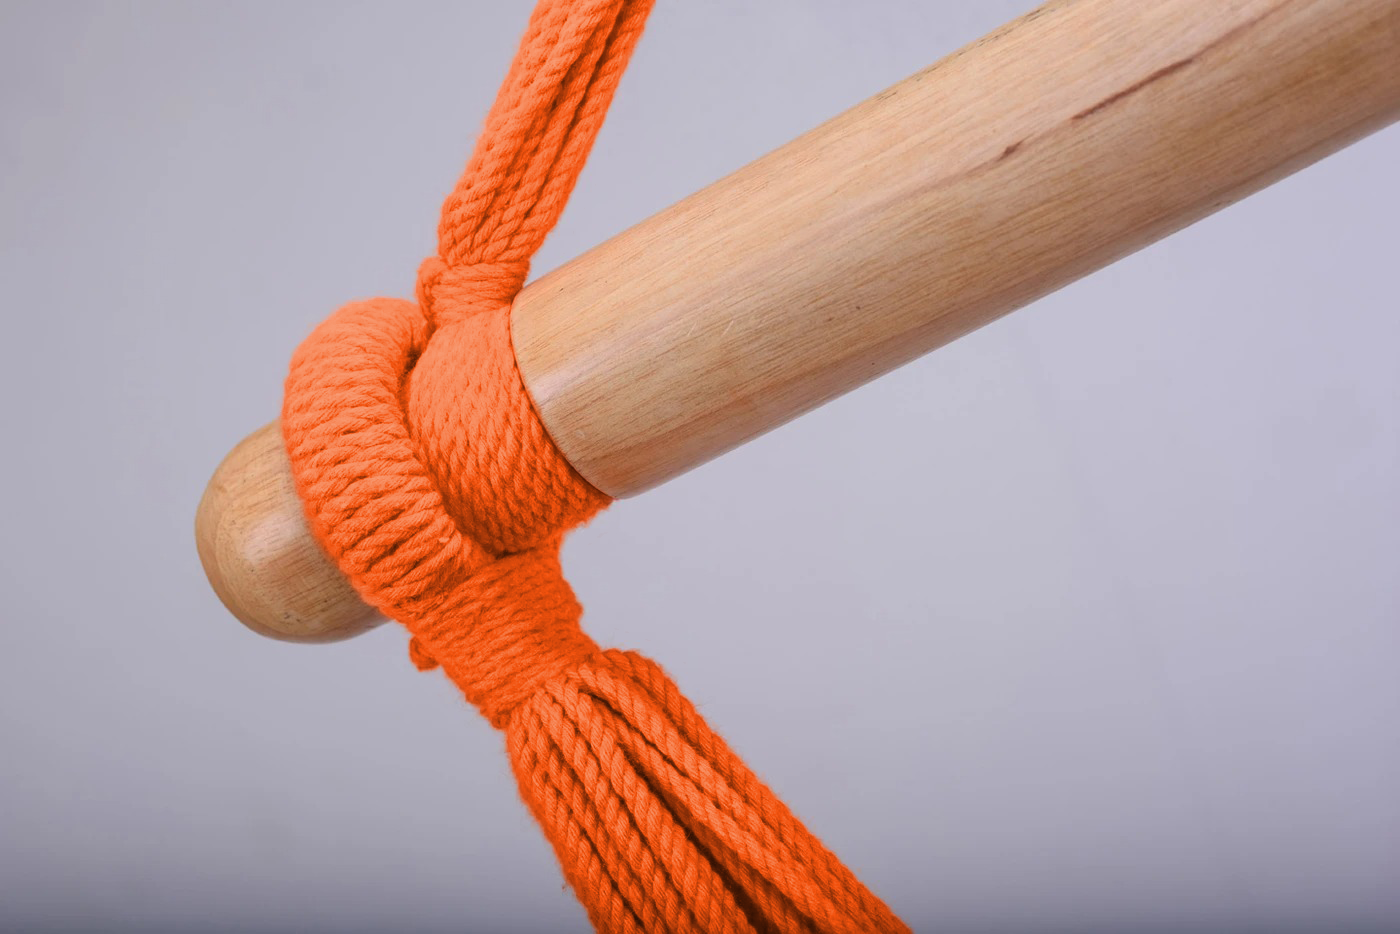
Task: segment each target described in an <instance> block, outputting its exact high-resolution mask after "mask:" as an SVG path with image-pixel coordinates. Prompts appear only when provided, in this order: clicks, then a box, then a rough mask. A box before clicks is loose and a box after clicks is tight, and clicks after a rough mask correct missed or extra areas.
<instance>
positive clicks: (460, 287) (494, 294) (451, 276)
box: [418, 256, 530, 328]
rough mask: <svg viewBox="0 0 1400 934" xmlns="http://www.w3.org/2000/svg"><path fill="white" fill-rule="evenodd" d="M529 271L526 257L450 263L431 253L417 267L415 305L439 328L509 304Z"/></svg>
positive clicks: (431, 323) (433, 325)
mask: <svg viewBox="0 0 1400 934" xmlns="http://www.w3.org/2000/svg"><path fill="white" fill-rule="evenodd" d="M529 273H530V261H529V260H514V261H501V262H482V263H465V264H461V265H456V266H452V265H448V263H447V262H446V261H445V260H443V258H442V257H440V256H430V257H428V258H427V259H425V260H424V261H423V264H422V265H421V266H419V267H418V304H419V306H421V307H422V309H423V312H424V313H425V314H426V315H427V317H428V321H429V323H430V325H431V326H432V327H434V328H442V327H445V326H447V325H449V324H452V323H454V322H456V321H460V320H462V319H463V318H468V317H471V316H472V315H475V314H481V313H483V312H491V311H495V310H497V309H500V308H503V307H509V306H510V303H511V302H512V301H513V300H514V299H515V296H516V294H517V293H519V291H520V287H521V286H523V285H524V284H525V277H526V276H527V275H529Z"/></svg>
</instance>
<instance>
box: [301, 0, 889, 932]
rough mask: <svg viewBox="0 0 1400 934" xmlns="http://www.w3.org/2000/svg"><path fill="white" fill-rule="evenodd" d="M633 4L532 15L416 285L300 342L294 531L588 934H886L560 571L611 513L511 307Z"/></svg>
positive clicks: (617, 68) (626, 43)
mask: <svg viewBox="0 0 1400 934" xmlns="http://www.w3.org/2000/svg"><path fill="white" fill-rule="evenodd" d="M650 7H651V0H544V2H541V3H540V4H539V6H538V8H537V9H536V10H535V12H534V15H533V16H532V18H531V20H530V24H529V26H528V28H527V31H526V33H525V37H524V39H523V40H522V42H521V46H520V49H519V52H518V53H517V55H516V58H515V61H514V64H513V65H512V67H511V69H510V73H509V74H508V76H507V77H506V80H505V84H504V85H503V87H502V88H501V91H500V94H499V96H498V97H497V99H496V102H495V105H494V106H493V107H492V109H491V112H490V115H489V116H488V117H487V120H486V126H485V129H484V131H483V133H482V135H481V138H480V140H479V141H478V143H477V146H476V149H475V152H474V153H473V154H472V158H471V161H470V162H469V164H468V165H467V169H466V172H465V174H464V175H463V177H462V179H461V181H460V182H459V183H458V185H457V188H456V190H455V191H453V193H452V194H451V196H450V197H449V198H448V199H447V202H446V204H445V205H444V207H443V211H442V222H441V225H440V227H439V248H438V250H439V252H438V255H437V256H435V257H432V258H430V259H428V260H427V261H426V262H425V263H424V264H423V266H422V268H421V269H420V271H419V277H418V302H417V303H416V304H415V303H413V302H408V301H402V300H394V299H373V300H370V301H365V302H358V303H355V304H351V305H348V306H346V307H345V308H342V309H341V310H340V311H338V312H336V313H335V314H334V315H332V316H331V317H330V318H329V319H327V320H326V321H325V322H324V323H323V324H321V325H320V326H319V327H318V328H317V329H316V330H315V331H314V332H313V333H312V335H311V336H310V337H309V338H308V339H307V340H306V342H305V343H304V344H303V345H302V346H301V347H300V348H299V349H298V350H297V352H296V354H295V356H294V357H293V360H292V366H291V372H290V375H289V376H288V379H287V386H286V399H285V403H284V406H283V413H282V414H283V420H282V425H283V432H284V436H285V440H286V444H287V450H288V453H289V455H290V458H291V462H292V469H293V473H294V475H295V477H296V482H297V489H298V492H299V493H300V495H301V498H302V501H303V503H304V504H305V507H306V511H307V515H308V517H309V519H310V523H311V526H312V530H313V531H314V533H315V534H316V536H317V538H318V539H319V540H320V542H321V543H322V544H323V545H324V547H325V548H326V550H327V551H328V552H329V553H330V554H331V556H332V557H334V559H335V560H336V562H337V564H338V565H339V566H340V568H341V569H342V570H343V571H344V572H345V573H346V575H347V576H348V577H349V578H350V580H351V582H352V583H353V584H354V585H355V587H356V589H357V590H359V592H360V593H361V594H362V595H363V596H364V597H365V599H366V600H367V601H368V602H370V603H371V604H373V605H374V606H376V607H378V608H379V609H381V610H382V611H383V612H384V613H385V614H386V615H388V616H391V617H393V618H394V619H397V620H399V621H401V622H402V623H403V624H404V625H405V626H406V627H407V628H408V630H409V632H410V633H411V634H412V642H411V645H410V651H411V654H412V657H413V659H414V661H415V662H416V663H417V664H418V665H419V667H420V668H425V669H426V668H431V667H434V666H439V665H440V666H441V667H442V669H443V670H444V672H445V673H446V674H447V675H448V676H449V677H450V678H451V679H452V680H453V681H454V682H456V684H457V685H459V686H460V687H461V689H462V692H463V693H464V694H465V695H466V697H467V699H468V700H470V701H471V702H472V703H473V704H475V705H476V706H477V707H479V708H480V709H481V711H482V712H483V713H484V714H485V715H486V716H487V717H488V718H489V719H490V720H491V722H492V723H493V724H495V725H496V726H497V727H500V728H501V729H503V730H504V731H505V735H506V745H507V748H508V751H509V754H510V760H511V764H512V767H513V769H514V771H515V774H516V777H517V779H518V781H519V785H520V793H521V796H522V797H523V798H524V800H525V802H526V804H527V805H528V806H529V808H530V810H531V811H532V812H533V813H534V815H535V817H536V819H538V821H539V823H540V824H541V826H542V827H543V828H544V831H545V833H546V835H547V836H548V837H549V839H550V842H551V843H552V844H553V846H554V849H555V852H556V854H557V855H558V858H559V862H560V864H561V866H562V867H563V871H564V875H565V877H566V878H567V880H568V882H569V884H570V885H571V886H572V887H573V889H574V891H575V893H576V894H577V895H578V897H579V899H580V901H582V903H583V905H584V907H585V908H586V909H587V911H588V914H589V916H590V918H591V919H592V922H593V924H594V926H595V927H597V928H598V929H599V930H600V931H608V932H612V931H646V932H656V931H668V932H670V931H693V932H707V934H708V932H731V931H732V932H768V931H773V932H850V934H857V932H871V931H880V932H885V931H905V930H907V929H906V928H905V927H904V925H903V924H902V923H901V922H900V921H899V920H898V919H897V918H895V916H894V915H893V914H892V913H891V912H890V911H889V909H888V908H886V907H885V905H884V904H883V903H881V902H880V900H879V899H877V898H876V897H875V896H874V895H872V894H871V893H870V892H869V891H868V890H867V889H866V888H865V887H864V886H863V885H862V884H861V883H860V882H859V881H858V880H857V879H856V878H855V876H854V875H853V874H852V873H851V872H850V870H848V869H847V868H846V867H845V866H843V865H842V864H841V863H840V861H839V860H837V859H836V857H835V856H834V855H832V854H831V853H830V852H829V851H828V850H827V849H826V848H825V847H823V846H822V844H821V843H820V841H818V840H817V839H816V838H815V837H814V836H813V835H812V834H811V833H809V832H808V831H807V830H806V828H805V827H803V826H802V824H801V823H800V822H799V821H798V820H797V818H796V817H794V816H793V815H792V813H791V812H790V811H788V809H787V808H786V807H785V806H784V805H783V804H782V802H780V801H779V800H778V799H777V798H776V797H775V796H774V795H773V793H772V792H771V791H769V789H768V788H767V787H766V786H764V784H763V783H762V782H761V781H760V780H759V779H758V778H757V777H756V776H755V775H754V774H753V773H752V772H751V771H749V770H748V768H747V767H745V766H744V764H743V763H742V762H741V761H740V760H739V759H738V757H737V756H735V755H734V753H733V752H732V751H731V750H730V749H729V748H728V747H727V746H726V745H725V744H724V742H723V740H721V739H720V738H719V737H718V736H716V735H715V734H714V733H713V732H712V731H711V730H710V729H709V727H708V726H706V724H705V722H704V721H703V720H702V719H701V717H700V715H699V714H698V713H697V712H696V710H695V708H694V707H693V706H692V705H691V704H690V702H689V701H687V700H686V699H685V698H684V697H682V696H681V694H680V691H679V690H677V688H676V687H675V685H674V684H673V683H672V682H671V680H670V679H669V678H668V677H667V676H666V675H665V674H664V673H663V672H662V670H661V669H660V668H659V667H658V666H657V665H656V664H654V663H653V662H651V661H648V660H647V659H644V658H642V657H640V656H638V655H636V654H634V653H631V652H621V651H616V650H608V651H603V650H600V649H599V648H598V646H597V645H596V644H594V642H593V640H591V639H590V638H589V637H588V636H587V635H585V634H584V633H583V631H582V630H581V629H580V628H579V617H580V615H581V612H582V609H581V607H580V606H579V604H578V602H577V601H576V600H575V599H574V594H573V591H572V590H571V589H570V587H569V585H568V583H567V582H566V581H565V580H564V577H563V574H562V572H561V570H560V565H559V547H560V543H561V541H562V538H563V535H564V534H565V532H567V531H568V530H569V529H571V528H573V527H575V526H577V525H579V524H580V523H582V522H584V521H586V520H587V519H589V518H590V517H591V516H593V515H594V514H595V513H597V512H598V510H600V509H602V508H603V507H604V506H606V505H607V504H608V498H607V497H606V496H605V495H604V494H602V493H600V492H599V491H597V490H596V489H594V488H593V487H591V486H590V485H589V484H588V483H587V482H586V481H585V480H584V479H583V478H582V477H580V476H579V475H578V474H577V473H576V472H575V471H574V470H573V468H572V467H570V465H569V464H568V463H567V462H566V461H565V460H564V459H563V457H562V456H561V455H560V454H559V452H558V451H557V450H556V449H555V447H554V445H553V443H552V442H551V441H550V440H549V438H548V436H547V435H546V433H545V430H544V428H543V426H542V425H541V424H540V421H539V419H538V417H537V416H536V414H535V412H534V409H533V408H532V406H531V403H530V400H529V397H528V396H527V394H526V391H525V388H524V386H523V385H522V383H521V379H520V373H519V371H518V370H517V369H516V365H515V359H514V354H513V351H512V349H511V343H510V327H509V321H510V304H511V301H512V299H513V298H514V296H515V294H516V293H517V292H518V291H519V290H520V288H521V286H522V284H523V283H524V281H525V277H526V274H527V271H528V267H529V261H530V257H531V256H532V255H533V254H534V252H535V251H536V249H537V248H538V247H539V246H540V244H541V242H542V241H543V240H544V237H545V235H546V234H547V233H548V232H549V230H550V228H551V227H553V225H554V223H555V221H556V220H557V219H558V217H559V214H560V212H561V211H562V210H563V207H564V202H565V201H566V200H567V198H568V196H569V193H570V191H571V190H572V188H573V185H574V182H575V180H576V179H577V177H578V174H579V171H580V170H581V168H582V166H583V163H584V160H585V158H586V156H587V153H588V150H589V148H590V146H591V145H592V142H593V139H594V137H595V135H596V134H597V132H598V128H599V126H600V125H601V124H602V121H603V117H604V114H605V112H606V110H607V107H608V104H609V102H610V100H611V98H612V95H613V91H614V89H615V88H616V86H617V83H618V80H619V78H620V77H621V74H622V70H623V68H624V66H625V64H626V62H627V59H628V57H629V55H630V54H631V52H632V49H633V47H634V46H635V44H636V42H637V39H638V37H639V35H640V34H641V31H642V26H643V23H644V21H645V19H646V16H647V13H648V12H649V10H650Z"/></svg>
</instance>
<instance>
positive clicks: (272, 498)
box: [194, 422, 383, 642]
mask: <svg viewBox="0 0 1400 934" xmlns="http://www.w3.org/2000/svg"><path fill="white" fill-rule="evenodd" d="M194 537H195V545H196V546H197V547H198V549H199V560H200V561H201V562H202V563H203V565H204V572H205V574H206V575H207V576H208V578H209V582H210V583H211V584H212V585H213V587H214V592H215V593H217V594H218V595H219V599H220V600H222V601H223V603H224V606H226V607H227V608H228V610H229V612H230V613H232V614H233V615H234V616H236V617H237V618H238V619H239V620H240V621H241V622H242V623H243V624H244V625H246V626H247V627H248V628H249V629H252V630H253V631H254V632H258V633H261V634H262V635H265V636H271V637H272V638H274V639H284V640H286V641H288V642H334V641H337V640H340V639H348V638H350V637H351V636H355V635H359V634H360V633H361V632H364V631H365V630H366V629H371V628H373V627H374V626H377V625H378V624H379V623H381V622H383V618H382V617H381V616H379V614H378V613H376V612H375V611H374V610H372V609H371V608H370V607H368V606H367V605H365V603H364V602H363V601H362V600H360V596H359V594H357V593H355V591H354V589H353V588H351V586H350V583H349V581H347V580H346V579H345V577H344V576H343V575H341V573H340V571H339V569H337V568H336V566H335V565H334V564H333V563H332V562H331V559H330V558H329V557H328V556H327V555H326V553H325V552H324V551H322V550H321V546H320V545H318V544H317V542H316V539H314V538H313V537H312V536H311V530H310V529H309V528H308V527H307V525H306V517H305V515H304V514H303V513H302V509H301V502H300V500H298V499H297V492H296V487H295V486H294V484H293V481H292V470H291V465H290V463H289V462H288V460H287V451H286V448H284V447H283V445H282V432H281V428H280V423H279V422H271V423H270V424H267V425H264V426H263V427H262V428H259V429H258V430H257V431H255V432H253V433H252V434H251V435H249V436H248V437H246V438H244V439H243V441H241V442H240V443H239V444H238V445H237V446H236V447H234V449H233V450H232V451H230V452H229V453H228V456H227V457H225V458H224V460H223V463H221V464H220V465H219V467H218V469H217V470H215V471H214V476H213V478H212V479H211V480H210V481H209V485H208V486H207V487H206V488H205V490H204V496H203V497H202V498H201V499H200V501H199V508H198V509H197V510H196V511H195V536H194Z"/></svg>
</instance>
